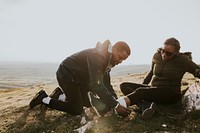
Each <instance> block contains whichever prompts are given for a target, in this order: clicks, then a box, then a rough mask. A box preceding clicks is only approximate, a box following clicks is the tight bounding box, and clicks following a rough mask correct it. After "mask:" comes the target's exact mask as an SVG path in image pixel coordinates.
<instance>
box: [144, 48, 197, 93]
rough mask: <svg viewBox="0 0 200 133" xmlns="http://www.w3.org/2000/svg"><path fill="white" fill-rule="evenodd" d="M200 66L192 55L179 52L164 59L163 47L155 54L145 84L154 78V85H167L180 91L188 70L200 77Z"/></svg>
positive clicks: (152, 83)
mask: <svg viewBox="0 0 200 133" xmlns="http://www.w3.org/2000/svg"><path fill="white" fill-rule="evenodd" d="M199 70H200V67H199V66H198V65H197V64H195V63H194V62H193V61H192V60H191V58H190V57H188V56H187V55H184V54H182V53H179V54H178V55H176V56H175V57H173V58H172V59H170V60H168V61H163V60H162V56H161V49H158V51H157V52H156V53H155V54H154V56H153V59H152V67H151V71H150V72H149V74H148V75H147V76H146V78H145V79H144V82H143V83H144V84H149V82H150V81H151V79H152V78H153V79H152V82H151V85H152V86H165V87H170V88H172V89H174V91H175V92H180V86H181V80H182V78H183V75H184V74H185V73H186V72H189V73H191V74H193V75H194V76H195V77H198V78H200V72H199Z"/></svg>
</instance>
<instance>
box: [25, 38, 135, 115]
mask: <svg viewBox="0 0 200 133" xmlns="http://www.w3.org/2000/svg"><path fill="white" fill-rule="evenodd" d="M130 52H131V51H130V48H129V46H128V45H127V44H126V43H125V42H122V41H119V42H117V43H116V44H115V45H114V46H111V44H110V42H109V41H108V40H107V41H105V42H104V43H103V44H101V43H97V45H96V47H95V48H91V49H86V50H83V51H80V52H78V53H75V54H73V55H71V56H69V57H67V58H66V59H65V60H64V61H63V62H62V63H61V64H60V66H59V68H58V70H57V73H56V75H57V81H58V84H59V86H60V87H61V89H59V88H57V89H56V90H55V91H54V93H53V94H52V95H50V97H49V96H48V95H47V94H46V93H45V91H44V90H41V91H40V92H38V93H37V94H36V96H35V97H34V98H33V99H32V100H31V102H30V104H29V105H30V108H33V107H35V106H36V105H38V104H42V103H44V104H45V105H47V107H49V108H52V109H56V110H60V111H64V112H67V113H70V114H73V115H79V114H81V113H82V112H83V107H84V106H85V107H90V106H91V104H90V101H89V98H88V92H93V93H94V94H96V95H98V97H99V98H100V99H101V100H102V101H103V102H104V103H105V104H106V105H107V108H108V110H110V109H114V108H115V109H116V111H117V112H118V114H119V115H127V114H128V113H129V111H128V109H127V108H125V107H123V106H121V105H120V104H119V103H118V102H117V101H116V98H117V95H116V94H115V92H114V90H113V88H112V85H111V83H110V70H111V68H112V67H114V66H115V65H118V64H119V63H122V61H123V60H126V59H127V58H128V56H129V55H130ZM59 91H60V92H61V93H60V96H55V94H56V93H57V92H59ZM62 93H63V94H64V95H63V94H62ZM62 96H63V97H62ZM108 110H107V111H108Z"/></svg>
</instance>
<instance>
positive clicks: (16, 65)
mask: <svg viewBox="0 0 200 133" xmlns="http://www.w3.org/2000/svg"><path fill="white" fill-rule="evenodd" d="M149 68H150V65H118V66H115V67H114V68H112V69H111V74H110V75H111V77H115V76H123V75H129V74H143V73H145V72H147V71H149ZM57 69H58V64H57V63H35V62H32V63H29V62H28V63H25V62H5V61H3V62H1V61H0V89H8V88H27V87H32V86H35V85H39V84H49V83H53V82H54V81H56V71H57Z"/></svg>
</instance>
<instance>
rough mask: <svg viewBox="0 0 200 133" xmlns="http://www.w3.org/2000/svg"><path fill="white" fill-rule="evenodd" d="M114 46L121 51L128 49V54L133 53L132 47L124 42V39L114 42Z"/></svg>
mask: <svg viewBox="0 0 200 133" xmlns="http://www.w3.org/2000/svg"><path fill="white" fill-rule="evenodd" d="M113 47H114V48H116V50H117V51H119V52H122V51H126V53H127V54H128V55H130V54H131V49H130V47H129V46H128V44H127V43H125V42H123V41H118V42H116V43H115V44H114V46H113Z"/></svg>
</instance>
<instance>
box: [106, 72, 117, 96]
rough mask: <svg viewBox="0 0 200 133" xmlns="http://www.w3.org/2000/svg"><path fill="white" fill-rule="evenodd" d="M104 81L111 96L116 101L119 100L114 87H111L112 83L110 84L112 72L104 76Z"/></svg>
mask: <svg viewBox="0 0 200 133" xmlns="http://www.w3.org/2000/svg"><path fill="white" fill-rule="evenodd" d="M103 80H104V84H105V86H106V88H107V89H108V91H109V92H110V94H111V95H112V96H113V97H114V98H115V99H117V95H116V93H115V91H114V89H113V86H112V85H111V82H110V70H109V71H108V72H106V73H105V74H104V78H103Z"/></svg>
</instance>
